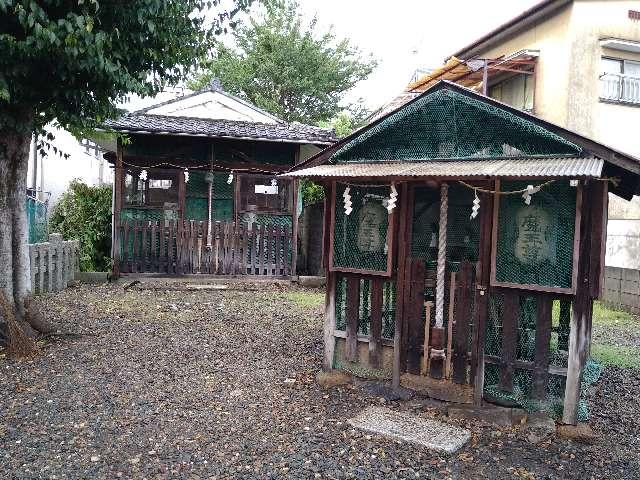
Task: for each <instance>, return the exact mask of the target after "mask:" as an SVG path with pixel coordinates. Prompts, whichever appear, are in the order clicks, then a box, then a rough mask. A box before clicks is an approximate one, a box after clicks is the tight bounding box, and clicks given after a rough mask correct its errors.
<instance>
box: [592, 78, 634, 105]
mask: <svg viewBox="0 0 640 480" xmlns="http://www.w3.org/2000/svg"><path fill="white" fill-rule="evenodd" d="M600 98H601V99H603V100H608V101H612V102H624V103H640V78H638V77H631V76H628V75H618V74H615V73H607V74H605V75H603V76H602V77H600Z"/></svg>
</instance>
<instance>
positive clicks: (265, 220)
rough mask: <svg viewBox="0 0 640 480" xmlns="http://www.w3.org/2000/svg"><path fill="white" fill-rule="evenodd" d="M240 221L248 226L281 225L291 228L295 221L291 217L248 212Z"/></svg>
mask: <svg viewBox="0 0 640 480" xmlns="http://www.w3.org/2000/svg"><path fill="white" fill-rule="evenodd" d="M240 221H241V222H242V223H246V224H256V225H280V226H282V227H289V228H291V226H292V224H293V220H292V219H291V215H271V214H267V213H253V212H247V213H243V214H242V215H241V216H240Z"/></svg>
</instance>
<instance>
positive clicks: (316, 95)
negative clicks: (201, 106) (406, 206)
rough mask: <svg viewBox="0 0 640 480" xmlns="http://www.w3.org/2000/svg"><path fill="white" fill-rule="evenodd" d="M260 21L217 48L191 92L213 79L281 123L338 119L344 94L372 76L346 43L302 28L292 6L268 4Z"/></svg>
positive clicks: (282, 0)
mask: <svg viewBox="0 0 640 480" xmlns="http://www.w3.org/2000/svg"><path fill="white" fill-rule="evenodd" d="M265 9H266V11H265V12H264V14H263V15H262V16H253V17H251V18H250V20H249V23H248V25H244V26H241V27H239V28H237V29H236V30H234V32H233V38H234V44H235V46H234V47H233V48H232V47H229V46H225V45H222V44H220V45H218V46H217V48H216V50H215V54H214V56H213V58H212V59H211V61H210V63H209V66H208V68H207V71H206V72H205V73H204V74H202V75H200V76H199V77H198V78H197V79H196V80H195V81H194V82H192V87H194V88H199V87H202V86H204V85H207V84H208V83H210V82H211V80H212V79H213V78H214V77H217V78H219V79H220V81H221V82H222V86H223V88H224V89H225V90H227V91H229V92H230V93H233V94H236V95H239V96H241V97H244V98H245V99H247V100H248V101H250V102H251V103H253V104H255V105H257V106H259V107H261V108H264V109H265V110H267V111H269V112H271V113H273V114H275V115H277V116H279V117H280V118H283V119H284V120H287V121H298V122H303V123H309V124H317V123H318V122H321V121H327V120H329V119H330V118H332V117H334V116H335V115H337V114H338V113H339V112H340V111H341V110H342V109H343V107H342V106H340V103H341V101H342V99H343V96H344V94H345V93H346V92H347V91H348V90H349V89H351V88H352V87H353V86H354V85H356V83H358V82H359V81H361V80H363V79H365V78H366V77H367V76H368V75H369V74H370V73H371V71H372V70H373V68H374V66H375V61H373V60H372V59H371V58H366V59H365V58H363V57H362V55H361V53H360V51H359V50H358V49H357V48H355V47H354V46H352V45H351V44H350V42H349V41H348V40H346V39H343V40H338V39H336V36H335V34H334V33H333V32H332V31H331V30H329V31H327V32H318V28H317V19H316V18H314V19H313V20H312V21H311V22H310V23H308V24H306V23H304V22H303V18H302V16H301V14H300V13H299V11H298V3H297V2H296V1H295V0H276V1H273V2H269V3H267V5H266V6H265Z"/></svg>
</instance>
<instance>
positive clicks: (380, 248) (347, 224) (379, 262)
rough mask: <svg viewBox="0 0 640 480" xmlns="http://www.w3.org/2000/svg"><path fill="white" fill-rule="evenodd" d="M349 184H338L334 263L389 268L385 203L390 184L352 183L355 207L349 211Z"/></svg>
mask: <svg viewBox="0 0 640 480" xmlns="http://www.w3.org/2000/svg"><path fill="white" fill-rule="evenodd" d="M346 188H347V186H346V185H342V184H338V186H337V189H336V193H335V195H336V211H335V224H334V236H333V266H334V267H337V268H352V269H358V270H370V271H378V272H386V271H387V254H388V252H387V249H388V244H387V228H388V226H389V214H388V212H387V209H386V208H385V205H386V199H387V198H388V197H389V194H390V187H389V186H387V185H385V186H383V187H376V186H371V187H350V195H351V202H352V208H353V211H352V212H351V213H350V214H349V215H347V214H346V213H345V208H344V198H343V194H344V192H345V189H346Z"/></svg>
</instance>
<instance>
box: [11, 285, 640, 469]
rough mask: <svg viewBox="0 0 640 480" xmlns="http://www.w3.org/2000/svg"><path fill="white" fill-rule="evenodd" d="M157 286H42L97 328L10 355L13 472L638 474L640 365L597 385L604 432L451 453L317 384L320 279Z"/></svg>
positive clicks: (521, 439) (516, 434)
mask: <svg viewBox="0 0 640 480" xmlns="http://www.w3.org/2000/svg"><path fill="white" fill-rule="evenodd" d="M155 287H156V288H158V289H157V290H146V289H139V288H138V287H136V288H132V289H130V290H129V291H126V292H125V291H123V289H122V286H101V287H84V286H83V287H78V288H73V289H69V290H67V291H65V292H62V293H59V294H56V295H50V296H45V297H39V299H38V302H39V304H40V305H41V307H42V308H43V310H44V313H45V314H46V316H48V317H49V318H50V319H51V320H52V321H54V322H55V323H57V324H58V325H59V326H60V327H61V329H63V330H73V331H86V332H89V331H91V332H94V333H96V334H97V336H95V337H82V338H80V339H70V338H63V339H59V340H56V341H54V342H52V343H50V344H48V345H46V346H45V347H44V353H43V355H41V356H40V357H38V358H36V359H34V360H31V361H23V362H14V361H10V360H7V359H6V358H4V357H3V356H1V355H0V412H1V413H2V416H1V417H0V478H2V479H5V478H6V479H13V478H58V479H60V478H74V479H75V478H92V479H93V478H99V479H103V478H104V479H113V478H193V479H198V478H247V479H249V478H256V479H257V478H260V479H263V478H267V479H268V478H363V479H364V478H367V479H368V478H453V479H469V478H471V479H473V478H492V479H502V478H505V479H507V478H509V479H513V478H536V479H537V478H575V479H581V480H582V479H589V478H597V479H600V478H640V469H639V467H638V465H639V463H638V462H639V460H640V459H639V458H638V455H639V450H640V449H639V448H638V436H639V435H640V428H639V420H638V419H639V418H640V406H639V405H638V390H639V389H640V371H638V370H622V371H619V370H607V371H605V373H604V375H603V379H602V380H601V382H600V383H599V384H598V385H597V386H596V389H595V393H594V401H595V405H594V407H593V411H594V428H595V430H596V432H597V433H598V434H600V435H602V437H603V439H602V440H601V442H599V443H598V444H597V445H593V446H583V445H579V444H574V443H571V442H567V441H561V440H554V441H553V442H551V443H549V444H547V445H543V446H541V447H532V446H531V445H530V444H528V443H527V442H526V439H525V438H526V435H524V434H522V433H521V432H520V431H518V430H517V429H502V430H495V429H492V428H488V427H484V426H481V425H476V424H462V425H463V426H465V427H467V428H470V429H471V431H472V440H471V442H470V444H469V445H468V446H467V447H465V448H464V449H463V450H461V451H460V452H459V453H458V454H457V455H454V456H452V457H447V456H446V455H439V454H435V453H433V452H429V451H427V450H425V449H422V448H420V447H417V446H413V445H410V444H407V443H399V442H396V441H393V440H390V439H386V438H382V437H378V436H372V435H369V434H367V433H366V432H362V431H359V430H356V429H354V428H353V427H351V426H350V425H349V424H348V423H347V422H346V420H347V419H348V418H350V417H353V416H355V415H357V414H358V413H359V412H360V411H361V410H362V409H364V408H366V407H368V406H371V405H379V404H380V400H379V398H377V397H375V396H371V395H367V394H366V393H364V392H363V391H362V390H361V389H358V388H339V389H334V390H322V389H321V388H320V387H319V386H317V385H316V384H315V382H314V376H315V373H316V371H317V370H318V368H319V365H320V364H321V358H322V331H321V329H322V307H321V305H320V302H321V301H322V294H321V293H319V292H318V291H315V292H314V291H303V290H295V289H292V288H289V287H283V286H267V285H257V286H255V285H254V286H252V285H242V286H238V287H234V289H230V290H226V291H179V290H176V289H177V288H179V287H180V285H176V284H172V285H171V286H170V287H169V288H170V289H169V290H165V289H164V288H163V287H162V286H161V285H156V286H155ZM235 288H238V289H235ZM309 292H311V294H309ZM309 299H311V300H309ZM410 403H411V402H391V403H389V404H387V406H388V407H389V408H393V409H399V410H402V409H409V408H410ZM424 415H425V416H432V417H434V418H435V417H439V415H440V413H439V412H438V411H437V410H435V409H433V410H429V409H427V410H425V412H424Z"/></svg>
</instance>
